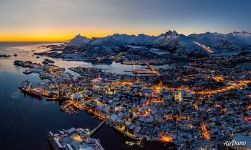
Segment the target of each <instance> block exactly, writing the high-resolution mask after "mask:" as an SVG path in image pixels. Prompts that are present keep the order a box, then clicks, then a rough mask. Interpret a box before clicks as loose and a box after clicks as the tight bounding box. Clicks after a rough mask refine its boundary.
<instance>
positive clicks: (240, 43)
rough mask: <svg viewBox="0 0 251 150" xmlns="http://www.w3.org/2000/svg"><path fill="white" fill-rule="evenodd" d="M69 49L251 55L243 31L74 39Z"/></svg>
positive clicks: (250, 45)
mask: <svg viewBox="0 0 251 150" xmlns="http://www.w3.org/2000/svg"><path fill="white" fill-rule="evenodd" d="M69 45H71V46H79V47H80V46H86V45H89V46H93V47H96V48H97V47H102V48H105V49H106V50H109V49H114V48H116V49H117V50H119V48H120V47H122V46H126V45H127V46H128V45H132V46H143V47H150V48H158V49H162V50H166V51H167V52H171V53H174V54H179V55H197V54H198V55H203V56H204V55H212V54H217V53H220V52H222V51H225V52H233V51H236V52H242V51H251V33H248V32H245V31H243V32H233V33H229V34H222V33H216V32H215V33H211V32H206V33H201V34H190V35H187V36H186V35H183V34H178V33H177V32H176V31H170V30H169V31H168V32H166V33H163V34H160V35H158V36H149V35H145V34H139V35H127V34H114V35H111V36H107V37H103V38H92V39H88V38H86V37H83V36H81V35H77V36H76V37H75V38H73V39H72V40H70V42H69ZM130 48H132V47H130Z"/></svg>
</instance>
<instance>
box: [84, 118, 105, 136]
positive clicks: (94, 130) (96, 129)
mask: <svg viewBox="0 0 251 150" xmlns="http://www.w3.org/2000/svg"><path fill="white" fill-rule="evenodd" d="M105 122H106V120H104V121H102V122H101V123H100V124H99V125H98V126H97V127H96V128H94V129H93V130H92V131H91V132H90V133H89V134H88V135H89V136H92V135H93V134H94V133H95V132H97V131H98V129H100V128H101V127H102V126H103V125H104V124H105Z"/></svg>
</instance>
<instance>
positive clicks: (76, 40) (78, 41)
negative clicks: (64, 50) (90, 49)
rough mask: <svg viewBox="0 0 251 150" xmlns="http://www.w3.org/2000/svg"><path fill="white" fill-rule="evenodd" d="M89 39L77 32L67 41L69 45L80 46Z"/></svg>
mask: <svg viewBox="0 0 251 150" xmlns="http://www.w3.org/2000/svg"><path fill="white" fill-rule="evenodd" d="M89 41H90V39H88V38H87V37H84V36H81V35H80V34H79V35H77V36H75V37H74V38H73V39H71V40H70V41H69V45H70V46H77V47H80V46H84V45H86V44H87V43H88V42H89Z"/></svg>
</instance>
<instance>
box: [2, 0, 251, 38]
mask: <svg viewBox="0 0 251 150" xmlns="http://www.w3.org/2000/svg"><path fill="white" fill-rule="evenodd" d="M250 8H251V1H250V0H0V41H67V40H69V39H71V38H72V37H74V36H75V35H77V34H81V35H84V36H87V37H103V36H107V35H112V34H114V33H126V34H139V33H144V34H149V35H159V34H161V33H164V32H166V31H168V30H176V31H177V32H178V33H182V34H186V35H188V34H191V33H203V32H208V31H209V32H221V33H230V32H233V31H247V32H251V19H250V18H251V11H250Z"/></svg>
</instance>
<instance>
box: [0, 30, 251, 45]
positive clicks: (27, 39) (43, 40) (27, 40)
mask: <svg viewBox="0 0 251 150" xmlns="http://www.w3.org/2000/svg"><path fill="white" fill-rule="evenodd" d="M169 31H171V32H174V31H175V32H177V33H178V34H181V35H185V36H189V35H192V34H204V33H220V34H230V33H234V32H239V33H242V32H246V33H250V34H251V32H249V31H245V30H242V31H236V30H234V31H232V32H218V31H205V32H191V33H188V34H184V33H182V32H178V31H176V30H170V29H169V30H166V31H164V32H160V33H156V34H148V33H118V32H117V33H109V34H100V35H99V36H98V35H96V36H95V35H92V34H88V33H85V34H83V33H77V34H76V33H72V34H69V35H68V36H67V37H66V36H65V35H62V36H58V37H61V38H63V37H65V38H63V39H62V40H60V38H59V40H55V37H54V39H51V40H46V38H45V37H41V36H40V37H41V40H39V38H40V37H39V36H37V37H27V36H26V37H25V36H23V37H22V36H20V35H18V36H17V37H16V38H17V39H15V40H14V37H13V40H12V39H11V38H9V40H0V43H65V42H69V41H70V40H71V39H72V38H74V37H76V36H77V35H81V36H83V37H86V38H88V39H93V38H104V37H108V36H112V35H115V34H126V35H131V36H138V35H140V34H143V35H148V36H158V35H161V34H164V33H166V32H169ZM52 36H53V35H51V36H48V39H49V38H50V37H52ZM3 37H4V36H2V38H3ZM22 38H23V40H22ZM32 39H34V40H32Z"/></svg>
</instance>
